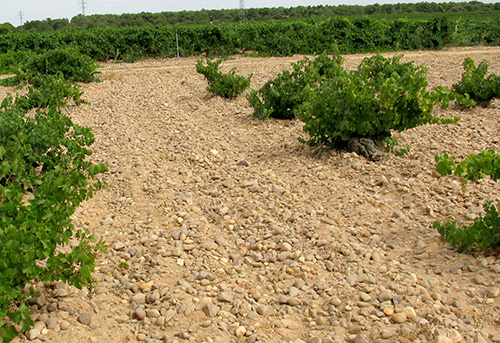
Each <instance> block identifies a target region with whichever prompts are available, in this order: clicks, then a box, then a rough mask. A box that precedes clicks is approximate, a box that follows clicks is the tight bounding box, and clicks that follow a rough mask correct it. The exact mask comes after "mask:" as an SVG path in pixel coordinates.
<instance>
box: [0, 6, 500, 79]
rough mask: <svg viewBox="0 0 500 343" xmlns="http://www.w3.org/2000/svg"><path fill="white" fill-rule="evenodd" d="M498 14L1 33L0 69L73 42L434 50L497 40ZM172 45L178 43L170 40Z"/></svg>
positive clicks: (168, 51) (220, 51)
mask: <svg viewBox="0 0 500 343" xmlns="http://www.w3.org/2000/svg"><path fill="white" fill-rule="evenodd" d="M499 28H500V25H498V19H488V20H472V19H471V20H458V21H454V20H450V19H447V17H446V16H444V15H441V16H434V17H432V18H429V19H426V20H411V19H396V20H392V21H389V20H384V19H378V20H377V19H373V18H370V17H361V18H352V19H347V18H344V17H334V18H329V19H325V20H318V21H312V22H306V21H295V22H282V21H268V22H243V23H235V24H233V23H229V24H218V25H190V26H171V25H169V26H145V27H107V28H96V29H90V30H80V29H67V30H60V31H44V32H41V33H36V32H11V33H5V34H0V54H2V55H0V71H3V72H8V71H10V72H12V71H14V70H15V68H16V67H17V66H16V61H19V60H20V59H22V58H26V55H27V54H28V55H29V54H30V53H44V52H46V51H48V50H51V49H66V48H71V49H74V50H76V51H78V52H80V53H81V54H84V55H87V56H89V57H91V58H92V59H94V60H97V61H109V60H123V61H128V62H132V61H136V60H139V59H143V58H165V57H174V56H176V55H177V53H179V55H180V56H182V57H187V56H193V55H194V56H199V55H201V54H207V55H209V56H215V55H223V56H225V55H226V56H227V55H232V54H236V53H250V54H258V55H260V56H291V55H293V54H319V53H321V52H328V53H331V52H333V51H335V49H339V51H340V52H341V53H349V54H352V53H362V52H383V51H397V50H418V49H423V50H438V49H441V48H443V46H445V45H450V44H451V45H455V46H475V45H479V44H484V45H500V40H499V39H500V29H499ZM177 44H178V45H177Z"/></svg>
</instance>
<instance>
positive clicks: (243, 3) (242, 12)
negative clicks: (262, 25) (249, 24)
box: [240, 0, 245, 21]
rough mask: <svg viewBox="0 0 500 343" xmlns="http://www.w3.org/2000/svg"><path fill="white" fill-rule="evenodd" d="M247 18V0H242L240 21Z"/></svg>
mask: <svg viewBox="0 0 500 343" xmlns="http://www.w3.org/2000/svg"><path fill="white" fill-rule="evenodd" d="M244 20H245V0H240V21H244Z"/></svg>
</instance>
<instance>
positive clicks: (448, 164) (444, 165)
mask: <svg viewBox="0 0 500 343" xmlns="http://www.w3.org/2000/svg"><path fill="white" fill-rule="evenodd" d="M436 162H437V166H436V170H437V172H438V173H440V174H441V175H443V176H447V175H452V174H453V175H456V176H459V177H460V178H461V179H462V182H463V184H464V186H465V185H466V183H467V181H469V180H470V181H477V180H479V179H482V178H484V177H485V176H487V175H489V176H490V177H491V178H492V179H493V180H495V181H498V179H500V155H499V154H498V153H497V152H495V151H494V150H488V151H482V152H481V153H479V154H471V155H467V156H466V157H465V159H464V160H463V161H462V162H460V163H456V162H455V157H450V156H449V155H448V154H442V155H436ZM499 208H500V202H499V203H498V205H497V206H496V207H495V205H494V204H492V203H491V202H488V203H486V204H485V206H484V210H485V211H486V215H485V216H484V217H481V216H480V217H477V218H476V219H475V220H474V224H472V225H471V226H469V227H466V226H462V227H457V223H456V221H446V222H445V223H443V224H441V223H439V222H435V223H434V228H435V229H437V230H438V231H439V233H440V234H441V235H442V236H443V238H444V240H445V241H446V242H449V243H450V244H451V245H453V246H454V247H457V249H458V250H459V251H464V250H466V249H471V250H475V249H481V250H487V249H489V248H495V247H496V248H498V247H499V246H500V217H499V215H498V209H499Z"/></svg>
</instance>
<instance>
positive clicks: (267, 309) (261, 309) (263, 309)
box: [257, 305, 276, 316]
mask: <svg viewBox="0 0 500 343" xmlns="http://www.w3.org/2000/svg"><path fill="white" fill-rule="evenodd" d="M257 313H258V314H260V315H261V316H273V315H274V314H275V313H276V311H275V310H274V308H273V307H272V306H268V305H259V306H258V307H257Z"/></svg>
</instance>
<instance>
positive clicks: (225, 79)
mask: <svg viewBox="0 0 500 343" xmlns="http://www.w3.org/2000/svg"><path fill="white" fill-rule="evenodd" d="M206 62H207V65H204V64H203V61H202V60H198V62H197V63H196V71H197V72H198V73H200V74H202V75H204V76H205V78H206V79H207V81H208V87H207V90H208V91H209V92H212V93H214V94H217V95H220V96H222V97H224V98H228V99H232V98H235V97H237V96H238V95H240V94H241V93H243V91H244V90H245V89H247V88H248V87H250V79H251V78H252V75H251V74H250V75H249V76H247V77H244V76H241V75H235V73H236V69H235V68H233V69H231V71H230V72H229V73H227V74H223V73H221V72H220V71H219V65H220V64H221V63H222V60H221V59H219V60H217V61H211V60H209V59H207V61H206Z"/></svg>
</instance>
